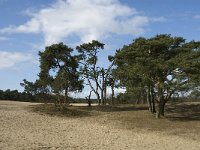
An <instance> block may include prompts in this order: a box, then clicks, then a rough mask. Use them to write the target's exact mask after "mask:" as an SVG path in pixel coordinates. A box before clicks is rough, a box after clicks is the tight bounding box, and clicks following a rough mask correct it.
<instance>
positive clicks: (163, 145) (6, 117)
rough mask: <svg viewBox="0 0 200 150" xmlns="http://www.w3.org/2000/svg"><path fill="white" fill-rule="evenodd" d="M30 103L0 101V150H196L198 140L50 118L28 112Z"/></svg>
mask: <svg viewBox="0 0 200 150" xmlns="http://www.w3.org/2000/svg"><path fill="white" fill-rule="evenodd" d="M30 105H36V104H33V103H22V102H12V101H0V149H2V150H4V149H5V150H12V149H13V150H18V149H19V150H22V149H38V150H39V149H51V150H53V149H63V150H68V149H69V150H71V149H72V150H73V149H77V150H78V149H83V150H87V149H89V150H92V149H102V150H120V149H121V150H126V149H130V150H155V149H157V150H186V149H189V150H199V149H200V141H198V140H196V141H195V140H192V139H185V138H181V137H178V136H172V135H165V134H162V133H158V132H156V133H152V132H147V131H146V132H141V131H140V132H135V131H130V130H125V129H117V128H114V127H112V126H109V125H107V124H106V123H105V124H99V123H98V122H95V119H94V117H82V118H64V117H53V116H52V117H51V116H49V115H42V114H38V113H35V112H31V110H30V109H29V108H28V106H30Z"/></svg>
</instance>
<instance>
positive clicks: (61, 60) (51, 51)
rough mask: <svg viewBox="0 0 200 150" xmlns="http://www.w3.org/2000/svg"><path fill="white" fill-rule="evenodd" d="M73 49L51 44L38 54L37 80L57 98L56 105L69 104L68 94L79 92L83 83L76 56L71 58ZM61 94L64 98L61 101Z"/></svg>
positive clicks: (60, 44)
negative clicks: (38, 71) (38, 69)
mask: <svg viewBox="0 0 200 150" xmlns="http://www.w3.org/2000/svg"><path fill="white" fill-rule="evenodd" d="M72 52H73V49H72V48H69V47H68V46H66V45H64V44H63V43H59V44H53V45H51V46H48V47H46V48H45V51H44V52H39V56H40V69H41V71H40V73H39V78H40V79H39V80H40V81H41V83H42V84H43V85H45V87H49V89H51V90H52V92H53V93H55V94H56V95H57V97H58V102H56V103H59V104H61V103H69V95H68V94H69V92H76V91H81V90H82V89H83V84H82V83H83V81H82V80H80V78H79V75H80V74H79V72H78V71H77V68H78V62H77V56H72V54H71V53H72ZM62 94H64V96H65V98H64V100H62V98H61V97H62Z"/></svg>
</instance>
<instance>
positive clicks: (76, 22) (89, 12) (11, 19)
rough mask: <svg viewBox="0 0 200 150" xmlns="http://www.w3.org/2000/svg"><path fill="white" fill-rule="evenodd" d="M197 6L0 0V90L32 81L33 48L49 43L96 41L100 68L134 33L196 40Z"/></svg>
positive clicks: (181, 1)
mask: <svg viewBox="0 0 200 150" xmlns="http://www.w3.org/2000/svg"><path fill="white" fill-rule="evenodd" d="M199 6H200V1H199V0H34V1H33V0H0V89H2V90H5V89H11V90H14V89H17V90H19V91H23V88H22V87H21V86H20V82H22V80H23V79H27V80H29V81H35V80H36V79H37V77H38V76H37V74H38V73H39V71H40V69H39V57H38V52H39V51H44V49H45V46H49V45H51V44H54V43H59V42H64V43H65V44H66V45H68V46H70V47H72V48H75V47H76V46H77V45H80V44H81V43H85V42H90V41H91V40H99V41H101V42H103V43H104V44H105V50H103V52H101V53H100V56H99V61H100V63H99V64H100V65H102V66H105V67H106V66H108V62H107V56H108V55H114V53H115V50H116V49H119V48H121V47H122V46H123V45H125V44H130V43H131V42H132V40H134V39H135V38H137V37H141V36H142V37H146V38H150V37H153V36H155V35H156V34H171V35H172V36H182V37H183V38H185V39H186V40H188V41H190V40H196V41H200V34H199V33H200V9H199ZM84 92H85V94H87V92H88V91H87V88H86V90H85V91H84ZM84 92H83V95H84Z"/></svg>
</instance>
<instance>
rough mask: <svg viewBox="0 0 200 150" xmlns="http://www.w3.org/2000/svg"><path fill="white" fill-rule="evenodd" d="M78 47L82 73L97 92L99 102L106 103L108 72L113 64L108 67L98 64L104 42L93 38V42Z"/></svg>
mask: <svg viewBox="0 0 200 150" xmlns="http://www.w3.org/2000/svg"><path fill="white" fill-rule="evenodd" d="M76 49H77V50H78V52H79V54H80V55H79V60H80V61H79V63H80V64H81V69H80V70H81V72H82V75H83V76H84V78H85V79H86V81H87V85H89V86H90V88H91V90H92V91H93V92H94V93H95V95H96V97H97V100H98V102H99V104H102V105H104V104H105V103H106V90H107V83H106V82H107V78H108V72H109V70H110V69H111V67H112V65H113V64H111V65H110V66H109V67H108V69H105V68H103V67H99V66H98V65H97V62H98V53H99V51H101V50H103V49H104V44H103V43H100V42H99V41H95V40H93V41H92V42H91V43H84V44H82V45H80V46H77V48H76ZM93 83H94V84H93ZM100 93H101V94H100Z"/></svg>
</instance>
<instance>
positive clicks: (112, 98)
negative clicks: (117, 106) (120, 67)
mask: <svg viewBox="0 0 200 150" xmlns="http://www.w3.org/2000/svg"><path fill="white" fill-rule="evenodd" d="M111 90H112V94H111V103H112V105H114V95H115V90H114V86H111Z"/></svg>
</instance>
